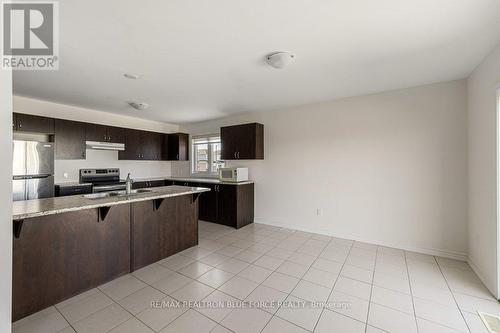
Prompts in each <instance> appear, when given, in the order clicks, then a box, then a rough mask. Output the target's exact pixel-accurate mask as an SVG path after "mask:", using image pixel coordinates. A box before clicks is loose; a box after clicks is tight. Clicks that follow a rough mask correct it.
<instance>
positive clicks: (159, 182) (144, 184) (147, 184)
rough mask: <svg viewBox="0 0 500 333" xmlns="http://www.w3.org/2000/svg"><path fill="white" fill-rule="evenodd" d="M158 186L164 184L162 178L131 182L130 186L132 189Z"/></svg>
mask: <svg viewBox="0 0 500 333" xmlns="http://www.w3.org/2000/svg"><path fill="white" fill-rule="evenodd" d="M160 186H165V181H164V180H149V181H138V182H133V183H132V188H133V189H134V190H136V189H140V188H150V187H160Z"/></svg>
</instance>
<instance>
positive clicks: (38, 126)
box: [14, 113, 54, 134]
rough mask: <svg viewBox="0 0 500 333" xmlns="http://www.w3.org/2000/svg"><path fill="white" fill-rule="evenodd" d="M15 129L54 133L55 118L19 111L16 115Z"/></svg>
mask: <svg viewBox="0 0 500 333" xmlns="http://www.w3.org/2000/svg"><path fill="white" fill-rule="evenodd" d="M14 129H15V130H17V131H22V132H31V133H43V134H54V119H53V118H48V117H41V116H34V115H31V114H23V113H18V114H16V115H15V124H14Z"/></svg>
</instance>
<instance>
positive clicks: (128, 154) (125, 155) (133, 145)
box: [118, 129, 142, 160]
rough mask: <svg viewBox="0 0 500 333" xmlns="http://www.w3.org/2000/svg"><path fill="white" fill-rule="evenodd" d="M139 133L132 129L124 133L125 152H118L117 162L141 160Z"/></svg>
mask: <svg viewBox="0 0 500 333" xmlns="http://www.w3.org/2000/svg"><path fill="white" fill-rule="evenodd" d="M141 156H142V151H141V132H140V131H137V130H133V129H127V130H126V131H125V150H124V151H120V152H118V159H119V160H141V159H142V157H141Z"/></svg>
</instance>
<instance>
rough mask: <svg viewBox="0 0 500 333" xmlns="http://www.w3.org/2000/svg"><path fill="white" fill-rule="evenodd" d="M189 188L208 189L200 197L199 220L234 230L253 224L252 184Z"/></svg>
mask: <svg viewBox="0 0 500 333" xmlns="http://www.w3.org/2000/svg"><path fill="white" fill-rule="evenodd" d="M189 186H199V187H206V188H210V192H204V193H202V194H201V195H200V202H199V206H200V208H199V218H200V220H203V221H207V222H214V223H218V224H223V225H227V226H230V227H233V228H236V229H239V228H241V227H244V226H246V225H247V224H250V223H253V220H254V184H245V185H219V184H217V185H215V184H208V183H197V184H196V183H190V184H189Z"/></svg>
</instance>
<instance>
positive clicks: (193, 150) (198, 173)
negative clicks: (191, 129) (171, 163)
mask: <svg viewBox="0 0 500 333" xmlns="http://www.w3.org/2000/svg"><path fill="white" fill-rule="evenodd" d="M215 137H216V138H219V141H218V142H210V139H213V138H215ZM197 139H207V143H206V145H207V156H208V170H209V171H206V172H205V171H196V163H197V162H198V160H197V159H196V148H195V146H196V145H197V144H196V143H195V141H196V140H197ZM214 143H219V144H220V143H221V141H220V133H212V134H204V135H195V136H192V138H191V163H190V166H191V168H190V169H191V176H195V177H196V176H203V177H214V178H215V177H218V176H219V172H217V171H216V172H212V171H211V170H212V164H213V162H214V157H213V156H212V155H213V154H212V147H211V146H212V144H214Z"/></svg>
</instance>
